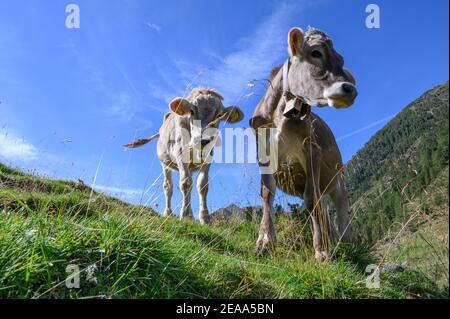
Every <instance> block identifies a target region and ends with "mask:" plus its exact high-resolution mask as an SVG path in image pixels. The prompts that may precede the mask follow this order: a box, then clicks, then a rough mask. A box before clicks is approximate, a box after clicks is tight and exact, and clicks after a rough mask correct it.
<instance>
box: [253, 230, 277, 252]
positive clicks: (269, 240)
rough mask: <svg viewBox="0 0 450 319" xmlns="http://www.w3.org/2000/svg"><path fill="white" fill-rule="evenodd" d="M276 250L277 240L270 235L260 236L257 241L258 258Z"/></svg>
mask: <svg viewBox="0 0 450 319" xmlns="http://www.w3.org/2000/svg"><path fill="white" fill-rule="evenodd" d="M274 250H275V238H274V237H273V236H270V235H269V234H260V235H259V237H258V240H257V241H256V253H257V255H258V256H264V255H267V254H268V253H272V252H273V251H274Z"/></svg>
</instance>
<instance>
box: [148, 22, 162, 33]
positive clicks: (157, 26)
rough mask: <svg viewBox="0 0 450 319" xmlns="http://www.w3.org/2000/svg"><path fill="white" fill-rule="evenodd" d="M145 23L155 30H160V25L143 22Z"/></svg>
mask: <svg viewBox="0 0 450 319" xmlns="http://www.w3.org/2000/svg"><path fill="white" fill-rule="evenodd" d="M145 25H146V26H147V27H149V28H150V29H152V30H154V31H156V32H160V31H161V27H160V26H159V25H157V24H155V23H151V22H147V23H145Z"/></svg>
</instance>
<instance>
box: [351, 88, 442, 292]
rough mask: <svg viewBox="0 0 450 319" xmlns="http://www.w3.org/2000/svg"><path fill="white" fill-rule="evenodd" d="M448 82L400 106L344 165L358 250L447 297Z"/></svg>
mask: <svg viewBox="0 0 450 319" xmlns="http://www.w3.org/2000/svg"><path fill="white" fill-rule="evenodd" d="M448 125H449V104H448V82H447V83H444V84H442V85H440V86H438V87H436V88H434V89H432V90H430V91H428V92H426V93H425V94H423V95H422V96H421V97H420V98H419V99H417V100H416V101H414V102H413V103H411V104H410V105H408V106H407V107H406V108H405V109H404V110H403V111H402V112H401V113H400V114H398V115H397V116H396V117H395V118H394V119H393V120H392V121H391V122H390V123H389V124H387V125H386V126H385V127H384V128H383V129H381V130H380V131H379V132H378V133H376V134H375V135H374V136H373V137H372V138H371V140H370V141H369V142H368V143H367V144H366V145H365V146H364V147H363V148H362V149H361V150H360V151H359V152H358V153H357V154H356V156H355V157H354V158H353V159H352V160H351V161H350V162H349V163H348V164H347V182H348V186H349V190H350V197H351V202H352V204H353V205H352V212H353V214H354V228H355V234H356V236H357V239H358V240H359V241H360V242H365V243H370V244H375V248H376V252H377V254H378V255H379V256H380V259H381V260H384V261H388V262H396V263H404V262H406V263H407V264H408V268H409V269H410V270H411V271H415V272H416V273H417V275H419V274H420V276H423V277H426V278H428V279H429V280H430V281H432V282H434V283H435V285H436V286H437V287H440V288H439V289H444V290H447V291H448V279H449V275H448V274H449V263H448V250H449V249H448V245H449V244H448V234H449V230H448V226H449V198H448V189H449V156H448V145H449V133H448V129H449V127H448Z"/></svg>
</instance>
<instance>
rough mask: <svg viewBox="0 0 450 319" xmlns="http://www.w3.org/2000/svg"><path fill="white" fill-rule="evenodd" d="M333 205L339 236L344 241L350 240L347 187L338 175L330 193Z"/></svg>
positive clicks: (350, 227) (351, 231)
mask: <svg viewBox="0 0 450 319" xmlns="http://www.w3.org/2000/svg"><path fill="white" fill-rule="evenodd" d="M330 197H331V200H332V201H333V204H334V207H336V213H337V221H338V230H339V238H340V240H342V241H344V242H351V241H352V237H353V228H352V224H351V219H350V209H349V202H348V193H347V187H346V186H345V182H344V180H343V178H342V176H339V178H338V181H337V183H336V186H335V188H334V190H333V191H332V192H331V193H330Z"/></svg>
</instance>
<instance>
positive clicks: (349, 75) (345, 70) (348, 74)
mask: <svg viewBox="0 0 450 319" xmlns="http://www.w3.org/2000/svg"><path fill="white" fill-rule="evenodd" d="M344 73H345V75H346V76H347V78H348V80H349V82H350V83H352V84H353V85H356V80H355V77H354V76H353V74H352V73H351V72H350V71H349V70H347V69H346V68H344Z"/></svg>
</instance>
